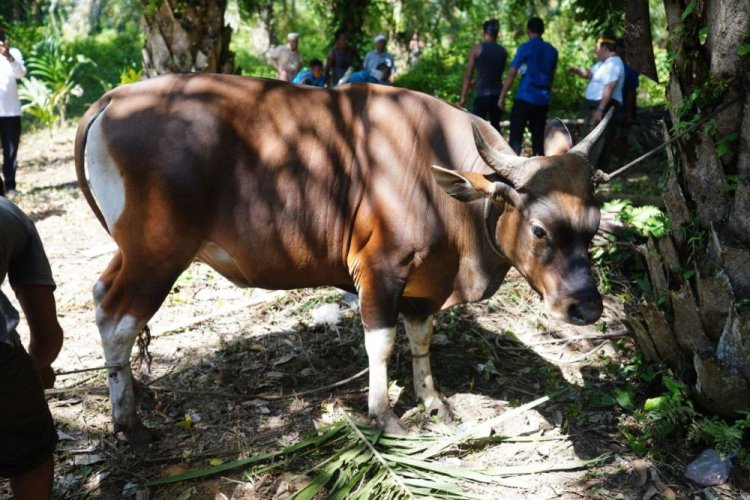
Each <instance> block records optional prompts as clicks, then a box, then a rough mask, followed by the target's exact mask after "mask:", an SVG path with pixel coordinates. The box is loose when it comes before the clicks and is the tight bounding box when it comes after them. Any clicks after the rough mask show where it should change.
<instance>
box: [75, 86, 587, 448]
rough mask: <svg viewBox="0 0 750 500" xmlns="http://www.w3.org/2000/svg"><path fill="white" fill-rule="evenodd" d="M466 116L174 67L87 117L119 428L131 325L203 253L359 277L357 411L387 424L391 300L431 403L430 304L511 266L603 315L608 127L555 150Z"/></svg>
mask: <svg viewBox="0 0 750 500" xmlns="http://www.w3.org/2000/svg"><path fill="white" fill-rule="evenodd" d="M472 123H473V118H472V116H471V115H469V114H468V113H466V112H464V111H462V110H460V109H458V108H456V107H453V106H451V105H449V104H447V103H445V102H443V101H441V100H439V99H436V98H433V97H430V96H427V95H424V94H421V93H418V92H413V91H409V90H403V89H396V88H389V87H385V86H369V85H353V86H344V87H341V88H336V89H333V90H324V89H314V88H309V87H298V86H294V85H290V84H287V83H281V82H277V81H271V80H263V79H252V78H241V77H234V76H218V75H174V76H167V77H161V78H157V79H154V80H149V81H146V82H142V83H137V84H134V85H128V86H124V87H120V88H118V89H115V90H113V91H112V92H109V93H108V94H106V95H105V96H104V97H102V99H101V100H99V101H98V102H97V103H95V104H94V105H93V106H92V107H91V109H90V110H89V111H88V112H87V113H86V115H85V116H84V118H83V120H82V121H81V124H80V126H79V129H78V135H77V137H76V145H75V161H76V171H77V174H78V180H79V183H80V185H81V189H82V190H83V193H84V195H85V196H86V198H87V200H88V201H89V203H90V205H91V207H92V209H93V210H94V212H95V213H96V214H97V216H98V218H99V219H100V221H101V222H102V224H103V225H104V226H105V228H106V229H107V230H108V231H109V232H110V234H111V235H112V237H113V239H114V240H115V241H116V242H117V245H118V247H119V250H118V252H117V253H116V255H115V256H114V258H113V259H112V261H111V262H110V264H109V266H108V268H107V269H106V270H105V271H104V273H103V274H102V276H101V278H100V280H99V281H98V282H97V284H96V285H95V287H94V299H95V303H96V321H97V325H98V327H99V331H100V334H101V337H102V344H103V348H104V355H105V358H106V362H107V364H110V365H120V366H124V368H122V369H116V368H115V369H111V370H110V373H109V390H110V398H111V402H112V411H113V416H114V422H115V429H116V430H123V431H124V432H125V435H126V437H127V438H128V440H130V441H140V440H142V439H143V438H145V437H146V432H145V429H144V428H143V426H142V424H141V422H140V420H139V418H138V416H137V413H136V407H135V406H136V405H135V401H134V396H133V387H132V379H131V372H130V368H129V366H128V362H129V359H130V355H131V350H132V347H133V343H134V339H135V338H136V336H137V335H138V333H139V332H141V330H142V329H143V328H144V327H145V326H146V322H147V321H148V320H149V319H150V318H151V317H152V315H153V314H154V313H155V312H156V310H157V309H158V308H159V306H160V305H161V304H162V302H163V301H164V299H165V297H166V296H167V294H168V293H169V291H170V289H171V288H172V285H173V283H174V282H175V280H176V279H177V277H178V276H179V275H180V273H182V271H184V270H185V269H186V268H187V267H188V266H189V265H190V263H191V262H192V261H193V260H195V259H199V260H201V261H203V262H206V263H208V264H210V265H211V266H212V267H213V268H214V269H216V270H217V271H218V272H219V273H221V274H222V275H224V276H226V277H227V278H228V279H230V280H231V281H233V282H234V283H236V284H237V285H239V286H247V287H249V286H252V287H261V288H269V289H291V288H300V287H313V286H321V285H331V286H336V287H340V288H342V289H349V290H356V291H357V292H358V293H359V299H360V304H361V315H362V323H363V325H364V329H365V345H366V349H367V354H368V357H369V365H370V392H369V399H368V403H369V412H370V414H371V416H373V417H375V418H376V419H377V422H378V424H379V425H381V426H383V427H385V428H386V429H387V430H390V431H398V430H399V429H400V423H399V420H398V418H397V417H396V416H395V415H394V413H393V410H392V409H391V408H390V405H389V403H388V394H387V362H388V358H389V357H390V355H391V352H392V350H393V346H394V339H395V333H396V321H397V318H398V315H399V313H401V314H402V315H403V318H404V320H405V324H406V331H407V334H408V337H409V343H410V347H411V352H412V355H413V369H414V388H415V390H416V395H417V396H418V398H419V399H421V400H422V401H423V402H424V404H425V406H426V408H427V411H429V412H432V413H433V414H434V413H437V414H439V415H441V416H445V415H447V414H448V413H449V409H448V407H447V405H446V403H445V401H444V400H443V398H442V397H441V395H440V394H439V393H438V391H437V390H436V389H435V385H434V383H433V378H432V373H431V368H430V363H429V358H428V354H429V345H430V338H431V336H432V315H433V314H434V313H436V312H437V311H440V310H442V309H445V308H448V307H451V306H454V305H456V304H462V303H467V302H475V301H479V300H482V299H486V298H488V297H490V296H492V294H494V293H495V291H496V290H497V289H498V287H499V286H500V284H501V282H502V281H503V279H504V277H505V275H506V273H507V272H508V270H509V269H510V267H511V266H513V267H515V268H516V269H518V271H519V272H520V273H521V274H522V275H523V276H524V277H525V278H526V279H527V280H528V282H529V284H530V285H531V286H532V287H533V288H534V290H536V291H537V292H539V293H540V294H541V295H542V296H543V297H544V300H545V302H546V305H547V308H548V310H549V311H550V312H551V314H552V315H553V316H555V317H557V318H560V319H563V320H565V321H568V322H570V323H573V324H579V325H582V324H587V323H591V322H593V321H596V320H597V319H598V318H599V317H600V315H601V311H602V304H601V297H600V295H599V293H598V292H597V290H596V286H595V283H594V282H593V280H592V278H591V271H590V262H589V257H588V247H589V244H590V242H591V239H592V237H593V235H594V233H595V232H596V230H597V227H598V224H599V209H598V208H597V206H596V204H595V202H594V197H593V187H592V182H591V175H592V172H591V167H590V165H589V163H588V159H587V155H588V150H589V149H590V146H591V144H592V143H593V142H594V140H595V139H596V137H598V134H600V133H601V129H602V127H599V128H598V129H597V130H595V131H594V132H592V135H591V136H589V137H588V138H586V139H585V140H584V141H582V142H581V143H580V144H578V145H577V146H576V147H575V148H573V149H570V148H571V144H570V140H569V135H567V131H563V133H562V134H560V136H562V137H564V138H567V139H566V140H563V141H561V142H559V141H558V144H557V145H552V143H549V144H548V149H554V151H549V150H548V155H549V156H546V157H535V158H529V159H526V158H519V157H517V156H515V155H514V154H513V152H512V151H511V150H510V148H509V147H508V145H507V144H506V143H505V142H504V141H503V140H502V138H501V137H500V135H499V134H497V132H495V131H494V130H493V129H492V128H491V127H490V126H489V125H487V124H486V123H484V122H481V121H477V122H475V123H476V124H475V126H474V133H473V134H472ZM483 136H485V137H488V138H489V139H488V141H489V143H486V142H485V140H484V139H483ZM568 150H569V151H568ZM84 161H85V167H84ZM433 165H440V166H441V167H443V168H439V167H433ZM86 170H87V171H88V181H87V177H86ZM89 185H90V187H89ZM446 192H447V193H448V194H449V195H450V196H448V195H446ZM474 200H476V201H474Z"/></svg>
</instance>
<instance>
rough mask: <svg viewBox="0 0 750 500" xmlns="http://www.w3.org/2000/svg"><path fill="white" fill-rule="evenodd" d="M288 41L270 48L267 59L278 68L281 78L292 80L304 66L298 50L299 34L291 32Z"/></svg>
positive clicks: (286, 80) (287, 80)
mask: <svg viewBox="0 0 750 500" xmlns="http://www.w3.org/2000/svg"><path fill="white" fill-rule="evenodd" d="M287 41H288V43H287V44H286V45H279V46H278V47H274V48H273V49H271V50H269V51H268V54H267V56H266V59H267V60H268V64H270V65H271V66H273V67H274V68H276V71H277V72H278V75H277V78H278V79H279V80H284V81H285V82H290V81H292V78H294V75H296V74H297V72H298V71H299V70H300V68H301V67H302V58H301V57H300V55H299V52H298V51H297V42H298V41H299V35H298V34H297V33H289V35H287Z"/></svg>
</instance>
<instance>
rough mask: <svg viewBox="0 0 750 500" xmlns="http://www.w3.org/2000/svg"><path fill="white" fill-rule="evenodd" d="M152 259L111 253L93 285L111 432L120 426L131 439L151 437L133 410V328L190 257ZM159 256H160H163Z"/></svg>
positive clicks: (140, 324)
mask: <svg viewBox="0 0 750 500" xmlns="http://www.w3.org/2000/svg"><path fill="white" fill-rule="evenodd" d="M155 261H157V260H156V259H148V258H127V257H125V258H123V255H122V253H121V252H118V253H117V255H115V257H114V258H113V259H112V261H111V262H110V264H109V266H108V267H107V269H106V270H105V271H104V273H103V274H102V276H101V278H100V280H99V281H98V282H97V283H96V285H95V286H94V302H95V304H96V324H97V326H98V328H99V334H100V335H101V339H102V347H103V349H104V358H105V361H106V363H107V365H108V366H112V368H109V370H108V384H109V397H110V403H111V405H112V417H113V420H114V429H115V432H118V431H122V432H123V433H124V435H125V438H126V439H127V440H128V442H129V443H131V444H133V445H141V444H145V443H146V442H148V441H150V439H151V436H150V434H149V432H148V431H147V430H146V428H145V427H144V426H143V424H142V423H141V421H140V419H139V417H138V414H137V412H136V404H135V396H134V393H133V377H132V373H131V369H130V355H131V352H132V350H133V344H134V342H135V339H136V337H137V336H138V334H139V333H140V332H141V331H142V330H143V328H144V327H145V326H146V323H147V322H148V320H149V319H151V317H152V316H153V315H154V313H155V312H156V311H157V309H158V308H159V306H160V305H161V304H162V302H163V301H164V299H165V298H166V296H167V294H168V293H169V291H170V289H171V288H172V285H173V284H174V282H175V280H176V279H177V277H178V276H179V274H180V273H181V272H182V271H183V270H184V269H185V268H187V266H188V265H189V263H190V259H182V262H181V263H180V264H181V265H175V264H171V265H170V266H169V268H168V269H164V268H159V267H158V266H156V265H153V264H151V262H155ZM162 262H163V261H162Z"/></svg>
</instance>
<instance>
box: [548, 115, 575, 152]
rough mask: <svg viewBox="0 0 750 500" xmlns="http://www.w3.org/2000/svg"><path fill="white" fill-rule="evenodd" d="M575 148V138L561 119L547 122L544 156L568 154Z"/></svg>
mask: <svg viewBox="0 0 750 500" xmlns="http://www.w3.org/2000/svg"><path fill="white" fill-rule="evenodd" d="M572 147H573V138H572V137H571V136H570V131H569V130H568V127H566V126H565V124H564V123H563V122H562V120H560V119H559V118H552V119H551V120H549V121H547V125H546V126H545V127H544V156H555V155H561V154H564V153H567V152H568V151H570V148H572Z"/></svg>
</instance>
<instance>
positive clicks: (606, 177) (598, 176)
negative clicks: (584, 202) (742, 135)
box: [594, 94, 745, 186]
mask: <svg viewBox="0 0 750 500" xmlns="http://www.w3.org/2000/svg"><path fill="white" fill-rule="evenodd" d="M744 97H745V95H744V94H740V95H738V96H737V97H735V98H734V99H732V100H730V101H727V102H725V103H724V104H722V105H721V106H719V107H718V108H716V109H715V110H713V111H712V112H711V113H709V114H708V115H706V116H704V117H703V118H701V119H700V120H698V121H697V122H696V123H694V124H692V125H691V126H689V127H688V128H686V129H685V130H683V131H682V132H679V133H678V134H677V135H675V136H674V137H672V138H670V139H669V140H667V141H666V142H663V143H662V144H659V145H658V146H656V147H655V148H654V149H652V150H651V151H649V152H648V153H646V154H644V155H641V156H639V157H638V158H636V159H635V160H633V161H631V162H630V163H628V164H627V165H625V166H622V167H620V168H618V169H617V170H615V171H614V172H611V173H605V172H602V171H601V170H597V171H596V172H595V173H594V185H595V186H598V185H600V184H606V183H607V182H609V181H610V180H611V179H612V178H613V177H616V176H618V175H620V174H622V173H623V172H625V171H626V170H629V169H630V168H632V167H634V166H635V165H637V164H639V163H640V162H642V161H643V160H645V159H646V158H648V157H650V156H651V155H653V154H654V153H656V152H658V151H661V150H662V149H664V148H666V147H667V146H669V145H670V144H672V143H673V142H675V141H677V140H679V139H681V138H682V137H684V136H686V135H688V134H690V133H691V132H693V130H695V129H696V128H698V127H700V126H701V125H703V124H704V123H706V122H707V121H708V120H710V119H711V118H713V117H714V116H716V115H718V114H719V113H721V112H722V111H724V110H725V109H727V108H728V107H729V106H732V105H733V104H735V103H737V102H738V101H740V100H741V99H743V98H744Z"/></svg>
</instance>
